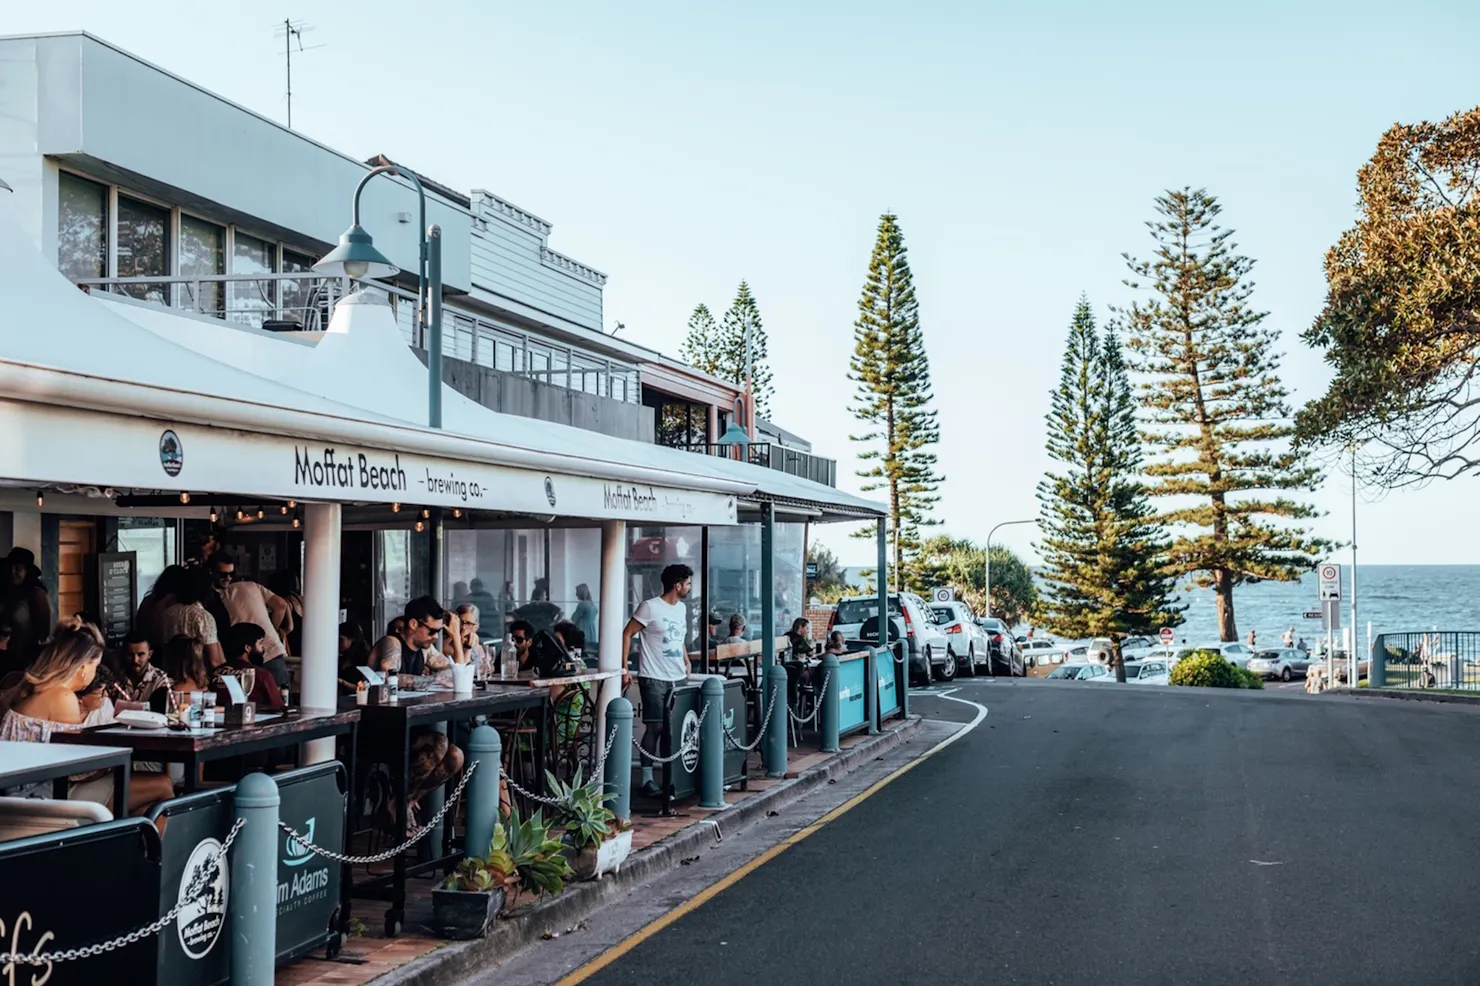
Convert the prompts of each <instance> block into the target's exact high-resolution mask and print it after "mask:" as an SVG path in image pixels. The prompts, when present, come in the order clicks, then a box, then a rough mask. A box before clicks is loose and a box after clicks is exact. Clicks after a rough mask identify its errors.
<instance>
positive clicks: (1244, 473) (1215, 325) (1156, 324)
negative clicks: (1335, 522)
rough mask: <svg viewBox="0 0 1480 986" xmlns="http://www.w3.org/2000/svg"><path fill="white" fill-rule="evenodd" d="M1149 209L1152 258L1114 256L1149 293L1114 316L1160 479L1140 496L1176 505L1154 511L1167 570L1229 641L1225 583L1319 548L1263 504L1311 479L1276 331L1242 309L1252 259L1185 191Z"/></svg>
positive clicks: (1286, 509)
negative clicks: (1295, 446)
mask: <svg viewBox="0 0 1480 986" xmlns="http://www.w3.org/2000/svg"><path fill="white" fill-rule="evenodd" d="M1156 211H1157V212H1158V213H1160V215H1161V218H1160V219H1159V220H1157V221H1155V222H1152V223H1148V224H1147V225H1148V226H1149V227H1150V229H1151V236H1152V239H1153V240H1154V241H1155V243H1156V249H1155V253H1154V255H1153V258H1152V259H1151V260H1144V261H1143V260H1135V259H1132V258H1131V257H1130V256H1129V255H1126V263H1127V265H1128V266H1129V267H1130V270H1131V274H1132V275H1133V277H1132V278H1131V279H1129V280H1127V281H1126V284H1127V285H1129V286H1130V287H1132V288H1139V289H1144V290H1147V291H1149V292H1151V295H1152V297H1151V298H1150V299H1148V300H1147V301H1145V302H1138V303H1135V304H1133V305H1132V306H1131V307H1130V308H1129V309H1128V310H1127V311H1126V312H1125V313H1124V314H1125V317H1126V323H1127V327H1128V330H1129V337H1130V338H1129V347H1130V349H1131V352H1132V353H1133V354H1134V355H1135V361H1134V369H1135V370H1136V371H1137V372H1138V374H1140V375H1142V376H1143V378H1144V382H1143V383H1142V384H1141V394H1140V398H1141V406H1142V408H1143V410H1144V412H1145V415H1146V418H1147V421H1148V423H1149V427H1148V429H1147V431H1146V432H1145V435H1144V438H1145V440H1146V441H1147V443H1148V444H1149V445H1150V446H1151V448H1152V449H1153V454H1154V456H1155V459H1154V461H1153V463H1152V464H1151V465H1150V466H1149V467H1148V468H1147V470H1146V472H1147V474H1148V475H1150V476H1152V477H1154V478H1155V479H1157V480H1159V482H1157V483H1156V484H1155V485H1154V486H1152V487H1151V493H1152V495H1154V496H1162V497H1175V498H1176V502H1175V505H1174V506H1172V507H1170V508H1169V509H1167V510H1166V511H1165V512H1164V513H1163V514H1162V520H1163V521H1164V522H1165V523H1167V524H1169V525H1171V526H1172V527H1173V529H1174V531H1175V533H1176V538H1175V540H1174V541H1173V543H1172V546H1171V552H1170V557H1171V565H1172V567H1173V570H1174V571H1175V572H1177V573H1178V574H1180V575H1191V576H1192V577H1193V581H1194V582H1196V583H1197V584H1198V585H1200V586H1203V587H1211V588H1212V589H1213V590H1214V592H1215V593H1216V598H1217V606H1218V633H1219V636H1220V637H1221V639H1223V640H1236V639H1238V625H1237V623H1236V622H1235V619H1234V609H1233V590H1234V587H1235V586H1237V585H1239V584H1241V583H1244V582H1250V581H1257V580H1261V579H1276V580H1279V581H1292V580H1294V579H1298V578H1299V577H1300V576H1301V574H1302V573H1304V572H1307V571H1309V570H1310V569H1311V568H1313V567H1315V565H1316V563H1317V562H1318V561H1319V560H1320V558H1321V556H1322V555H1323V554H1325V553H1326V552H1327V551H1328V550H1329V549H1330V548H1331V543H1330V542H1328V541H1323V540H1321V539H1318V538H1311V537H1308V536H1307V535H1306V532H1305V530H1304V529H1303V528H1301V527H1299V526H1297V525H1292V524H1290V523H1289V522H1290V521H1298V520H1305V519H1308V518H1311V517H1315V516H1318V514H1317V512H1316V511H1315V509H1314V508H1312V507H1311V506H1310V505H1309V504H1305V503H1299V502H1297V501H1295V500H1293V499H1290V498H1289V497H1286V496H1280V495H1275V496H1269V495H1267V493H1269V492H1275V491H1291V490H1297V491H1302V492H1310V491H1312V490H1314V489H1315V488H1316V486H1317V485H1318V483H1319V479H1320V474H1319V471H1318V470H1316V469H1314V468H1311V467H1309V466H1306V465H1305V464H1304V463H1303V462H1302V461H1301V459H1300V458H1299V456H1297V455H1296V454H1295V453H1294V452H1293V451H1291V448H1290V439H1291V437H1292V436H1293V434H1294V428H1293V426H1292V423H1291V421H1290V417H1291V414H1290V407H1289V404H1288V402H1287V397H1288V393H1287V392H1286V390H1285V388H1284V385H1283V384H1281V383H1280V378H1279V364H1280V359H1279V354H1278V352H1277V350H1276V346H1277V345H1278V344H1279V332H1278V330H1276V329H1273V328H1269V327H1266V326H1265V325H1264V319H1265V316H1266V314H1267V313H1266V312H1259V311H1255V310H1253V309H1252V308H1251V307H1250V305H1249V298H1250V296H1251V295H1252V294H1253V291H1254V285H1253V282H1252V281H1250V280H1249V279H1248V277H1249V273H1250V272H1251V271H1252V270H1253V267H1254V261H1253V260H1251V259H1250V258H1248V257H1244V256H1240V255H1239V254H1238V253H1236V252H1235V249H1236V245H1235V244H1234V243H1233V242H1232V240H1231V237H1232V236H1233V230H1231V229H1224V228H1222V227H1221V226H1219V225H1218V222H1217V220H1218V214H1219V213H1220V212H1221V211H1222V207H1221V206H1220V205H1219V204H1218V201H1217V199H1215V198H1214V197H1213V196H1211V195H1209V194H1208V193H1207V191H1206V190H1204V189H1197V190H1192V189H1187V188H1184V189H1181V190H1176V191H1168V192H1167V193H1166V194H1165V195H1162V196H1160V197H1158V198H1157V199H1156ZM1266 518H1277V520H1268V519H1266Z"/></svg>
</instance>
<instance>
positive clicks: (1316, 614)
mask: <svg viewBox="0 0 1480 986" xmlns="http://www.w3.org/2000/svg"><path fill="white" fill-rule="evenodd" d="M1304 616H1305V618H1306V619H1307V620H1319V619H1320V618H1321V611H1320V610H1318V609H1308V610H1306V611H1305V614H1304Z"/></svg>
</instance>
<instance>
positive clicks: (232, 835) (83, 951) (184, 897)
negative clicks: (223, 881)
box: [0, 818, 247, 968]
mask: <svg viewBox="0 0 1480 986" xmlns="http://www.w3.org/2000/svg"><path fill="white" fill-rule="evenodd" d="M246 822H247V820H246V819H245V818H238V819H237V820H236V824H235V825H233V826H231V831H230V832H229V833H228V834H227V836H226V841H225V842H223V843H221V848H220V849H218V850H216V854H215V856H213V857H212V858H211V865H210V867H209V868H208V869H205V870H202V871H200V873H199V874H198V875H197V877H196V879H195V880H194V881H192V882H191V884H190V886H189V887H187V888H186V891H185V893H182V894H181V895H180V900H179V902H178V903H177V904H175V906H174V907H172V908H170V910H169V913H167V914H166V915H165V916H164V917H162V918H160V919H159V920H158V921H155V922H153V923H152V924H146V925H145V926H144V927H142V928H137V929H135V930H134V931H130V932H129V933H128V934H126V935H120V936H118V937H117V938H114V939H113V940H112V941H105V942H101V943H99V944H97V945H85V946H83V947H82V948H69V949H67V950H66V951H62V952H41V953H38V954H35V955H23V954H16V953H11V952H4V953H0V968H8V967H10V966H12V965H52V964H53V963H56V962H72V961H75V960H76V959H90V958H93V957H94V956H97V955H104V954H106V953H108V952H111V951H113V950H114V949H116V948H125V947H127V946H129V945H132V944H134V943H135V942H138V941H142V940H144V939H145V938H149V937H151V936H153V935H157V934H159V933H160V932H161V931H163V930H164V929H165V928H168V927H169V926H170V925H171V924H173V923H174V921H175V918H177V917H179V916H180V910H181V909H182V908H184V907H185V905H186V904H189V903H193V902H194V900H195V898H196V897H197V896H198V895H199V894H200V892H201V891H202V890H204V889H205V886H206V878H207V877H208V876H209V877H211V878H212V879H214V877H215V874H216V870H217V868H218V867H220V865H221V863H222V862H223V861H224V860H225V859H226V854H227V853H228V852H230V851H231V844H232V843H233V842H235V841H236V834H237V833H238V832H240V831H241V830H242V826H243V825H245V824H246Z"/></svg>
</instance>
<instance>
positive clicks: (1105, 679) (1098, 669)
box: [1074, 661, 1115, 685]
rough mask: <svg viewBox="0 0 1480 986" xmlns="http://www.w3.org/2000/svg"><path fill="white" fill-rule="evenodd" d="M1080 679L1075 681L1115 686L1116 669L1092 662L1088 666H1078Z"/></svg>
mask: <svg viewBox="0 0 1480 986" xmlns="http://www.w3.org/2000/svg"><path fill="white" fill-rule="evenodd" d="M1077 667H1078V668H1079V677H1078V678H1075V679H1074V680H1075V681H1092V682H1094V683H1095V684H1098V685H1104V684H1111V685H1113V684H1115V669H1114V668H1112V667H1110V666H1109V665H1108V664H1096V663H1094V662H1093V661H1090V662H1088V663H1086V664H1080V665H1077Z"/></svg>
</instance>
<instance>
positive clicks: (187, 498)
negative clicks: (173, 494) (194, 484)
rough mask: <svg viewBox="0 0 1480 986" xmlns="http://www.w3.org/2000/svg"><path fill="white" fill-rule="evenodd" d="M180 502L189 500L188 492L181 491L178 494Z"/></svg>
mask: <svg viewBox="0 0 1480 986" xmlns="http://www.w3.org/2000/svg"><path fill="white" fill-rule="evenodd" d="M180 502H181V503H189V502H190V494H189V493H181V494H180Z"/></svg>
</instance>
